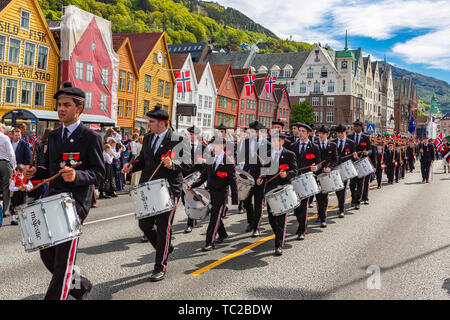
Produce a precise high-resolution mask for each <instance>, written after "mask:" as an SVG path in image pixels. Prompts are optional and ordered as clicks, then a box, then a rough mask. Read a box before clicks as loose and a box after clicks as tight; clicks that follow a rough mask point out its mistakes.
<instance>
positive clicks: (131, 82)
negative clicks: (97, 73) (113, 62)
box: [105, 68, 134, 92]
mask: <svg viewBox="0 0 450 320" xmlns="http://www.w3.org/2000/svg"><path fill="white" fill-rule="evenodd" d="M105 70H107V71H105V79H106V81H105V83H106V84H105V86H107V85H108V75H109V69H108V68H105ZM106 72H107V73H108V75H107V74H106ZM133 78H134V77H133V75H132V74H131V73H128V84H127V90H128V92H133Z"/></svg>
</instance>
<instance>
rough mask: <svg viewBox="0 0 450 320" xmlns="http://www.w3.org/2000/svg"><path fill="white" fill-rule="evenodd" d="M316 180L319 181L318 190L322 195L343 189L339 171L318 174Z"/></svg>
mask: <svg viewBox="0 0 450 320" xmlns="http://www.w3.org/2000/svg"><path fill="white" fill-rule="evenodd" d="M317 180H319V183H320V188H321V189H322V193H324V194H325V193H330V192H336V191H339V190H342V189H344V182H342V178H341V175H340V174H339V170H333V171H331V172H330V173H322V174H319V175H318V176H317Z"/></svg>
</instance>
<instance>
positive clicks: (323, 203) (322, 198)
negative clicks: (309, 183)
mask: <svg viewBox="0 0 450 320" xmlns="http://www.w3.org/2000/svg"><path fill="white" fill-rule="evenodd" d="M316 200H317V214H318V215H319V219H320V222H326V221H327V209H328V193H325V194H324V193H322V192H320V193H318V194H316Z"/></svg>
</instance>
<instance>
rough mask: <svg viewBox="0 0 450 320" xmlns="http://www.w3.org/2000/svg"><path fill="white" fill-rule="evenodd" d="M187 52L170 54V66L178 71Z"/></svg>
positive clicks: (184, 60)
mask: <svg viewBox="0 0 450 320" xmlns="http://www.w3.org/2000/svg"><path fill="white" fill-rule="evenodd" d="M188 55H189V54H170V60H171V61H172V67H173V68H174V69H175V70H176V71H175V72H177V71H180V70H181V68H182V67H183V65H184V63H185V62H186V59H187V57H188Z"/></svg>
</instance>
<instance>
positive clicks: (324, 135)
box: [316, 126, 339, 228]
mask: <svg viewBox="0 0 450 320" xmlns="http://www.w3.org/2000/svg"><path fill="white" fill-rule="evenodd" d="M317 132H318V133H319V141H318V144H317V145H318V146H319V149H320V159H321V161H324V160H325V161H324V162H323V165H322V169H321V170H320V172H319V173H330V172H331V170H333V168H334V167H336V166H337V165H338V162H339V160H338V154H337V146H336V143H334V142H332V141H328V136H329V135H330V130H329V129H328V128H327V127H326V126H321V127H320V128H319V129H318V130H317ZM316 201H317V212H318V215H319V220H320V227H321V228H326V227H327V208H328V193H325V194H324V193H322V192H319V193H318V194H316Z"/></svg>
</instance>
